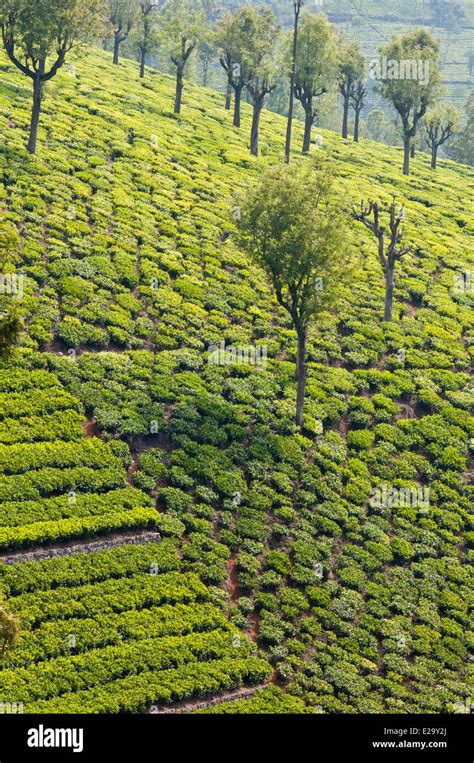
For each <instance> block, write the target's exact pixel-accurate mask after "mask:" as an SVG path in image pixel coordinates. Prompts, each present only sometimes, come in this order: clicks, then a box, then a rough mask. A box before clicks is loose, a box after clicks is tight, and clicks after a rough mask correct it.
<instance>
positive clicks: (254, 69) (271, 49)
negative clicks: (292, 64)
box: [242, 6, 280, 156]
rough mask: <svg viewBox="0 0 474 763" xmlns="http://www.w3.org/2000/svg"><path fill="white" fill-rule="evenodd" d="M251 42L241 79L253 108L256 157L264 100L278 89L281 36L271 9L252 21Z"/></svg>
mask: <svg viewBox="0 0 474 763" xmlns="http://www.w3.org/2000/svg"><path fill="white" fill-rule="evenodd" d="M251 23H252V29H251V32H250V35H249V36H250V39H251V40H253V41H254V44H251V45H249V47H248V48H247V49H246V50H245V57H244V60H243V65H242V75H243V78H244V81H245V87H246V88H247V91H248V94H249V96H250V102H251V104H252V106H253V113H252V127H251V131H250V153H251V154H253V155H254V156H258V148H259V130H260V116H261V113H262V109H263V106H264V103H265V98H266V96H267V95H269V93H271V92H273V90H274V89H275V87H276V85H277V77H278V74H279V71H280V67H279V62H278V60H277V58H276V56H275V46H276V44H277V40H278V37H279V34H280V30H279V27H278V24H277V22H276V19H275V16H274V15H273V12H272V10H271V9H270V8H267V7H266V6H261V7H260V8H258V9H257V10H256V11H255V13H254V14H253V17H252V22H251Z"/></svg>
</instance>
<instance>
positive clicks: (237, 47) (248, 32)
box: [214, 5, 256, 127]
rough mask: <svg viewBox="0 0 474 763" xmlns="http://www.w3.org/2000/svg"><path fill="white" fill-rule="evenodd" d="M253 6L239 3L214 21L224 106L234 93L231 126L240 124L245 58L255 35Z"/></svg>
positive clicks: (229, 101) (228, 107)
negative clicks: (223, 78)
mask: <svg viewBox="0 0 474 763" xmlns="http://www.w3.org/2000/svg"><path fill="white" fill-rule="evenodd" d="M255 13H256V11H255V8H253V7H251V6H249V5H243V6H241V7H240V8H237V9H236V10H235V11H234V12H233V13H230V12H229V11H226V12H225V13H224V15H223V16H222V18H221V19H220V21H219V22H218V24H217V26H216V30H215V34H214V45H215V46H216V49H217V50H218V53H219V61H220V64H221V66H222V68H223V69H224V71H225V73H226V77H227V93H226V104H225V105H226V109H230V106H231V99H232V92H233V93H234V118H233V124H234V127H240V106H241V101H242V91H243V89H244V87H245V62H246V60H247V59H248V53H247V51H249V50H250V49H251V48H252V46H254V45H255V44H256V39H255V36H254V34H255V29H256V25H255V19H254V17H255Z"/></svg>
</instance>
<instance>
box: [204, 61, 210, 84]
mask: <svg viewBox="0 0 474 763" xmlns="http://www.w3.org/2000/svg"><path fill="white" fill-rule="evenodd" d="M208 77H209V59H208V58H206V59H205V61H203V64H202V84H203V87H207V80H208Z"/></svg>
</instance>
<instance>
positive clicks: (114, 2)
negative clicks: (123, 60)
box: [108, 0, 138, 64]
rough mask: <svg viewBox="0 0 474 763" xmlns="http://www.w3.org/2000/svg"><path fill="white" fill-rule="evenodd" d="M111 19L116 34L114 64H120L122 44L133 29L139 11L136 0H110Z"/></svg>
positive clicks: (113, 31) (114, 34)
mask: <svg viewBox="0 0 474 763" xmlns="http://www.w3.org/2000/svg"><path fill="white" fill-rule="evenodd" d="M108 3H109V20H110V24H111V26H112V33H113V36H114V57H113V62H114V64H118V62H119V55H120V46H121V44H122V42H125V40H126V39H127V37H128V35H129V34H130V32H131V31H132V27H133V24H134V21H135V18H136V13H137V10H138V8H137V2H136V0H108Z"/></svg>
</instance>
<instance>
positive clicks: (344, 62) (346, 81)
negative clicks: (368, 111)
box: [338, 38, 364, 138]
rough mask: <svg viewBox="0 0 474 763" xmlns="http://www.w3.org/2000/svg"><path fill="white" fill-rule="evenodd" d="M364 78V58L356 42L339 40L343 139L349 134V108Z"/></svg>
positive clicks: (339, 81)
mask: <svg viewBox="0 0 474 763" xmlns="http://www.w3.org/2000/svg"><path fill="white" fill-rule="evenodd" d="M363 77H364V57H363V55H362V53H361V52H360V50H359V46H358V45H357V43H356V42H350V43H349V42H346V41H345V40H343V39H342V38H340V39H339V75H338V83H339V92H340V93H341V95H342V103H343V110H342V137H343V138H347V135H348V132H349V108H350V105H351V98H352V97H353V96H354V95H355V90H356V86H357V83H358V82H359V81H361V80H362V79H363Z"/></svg>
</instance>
